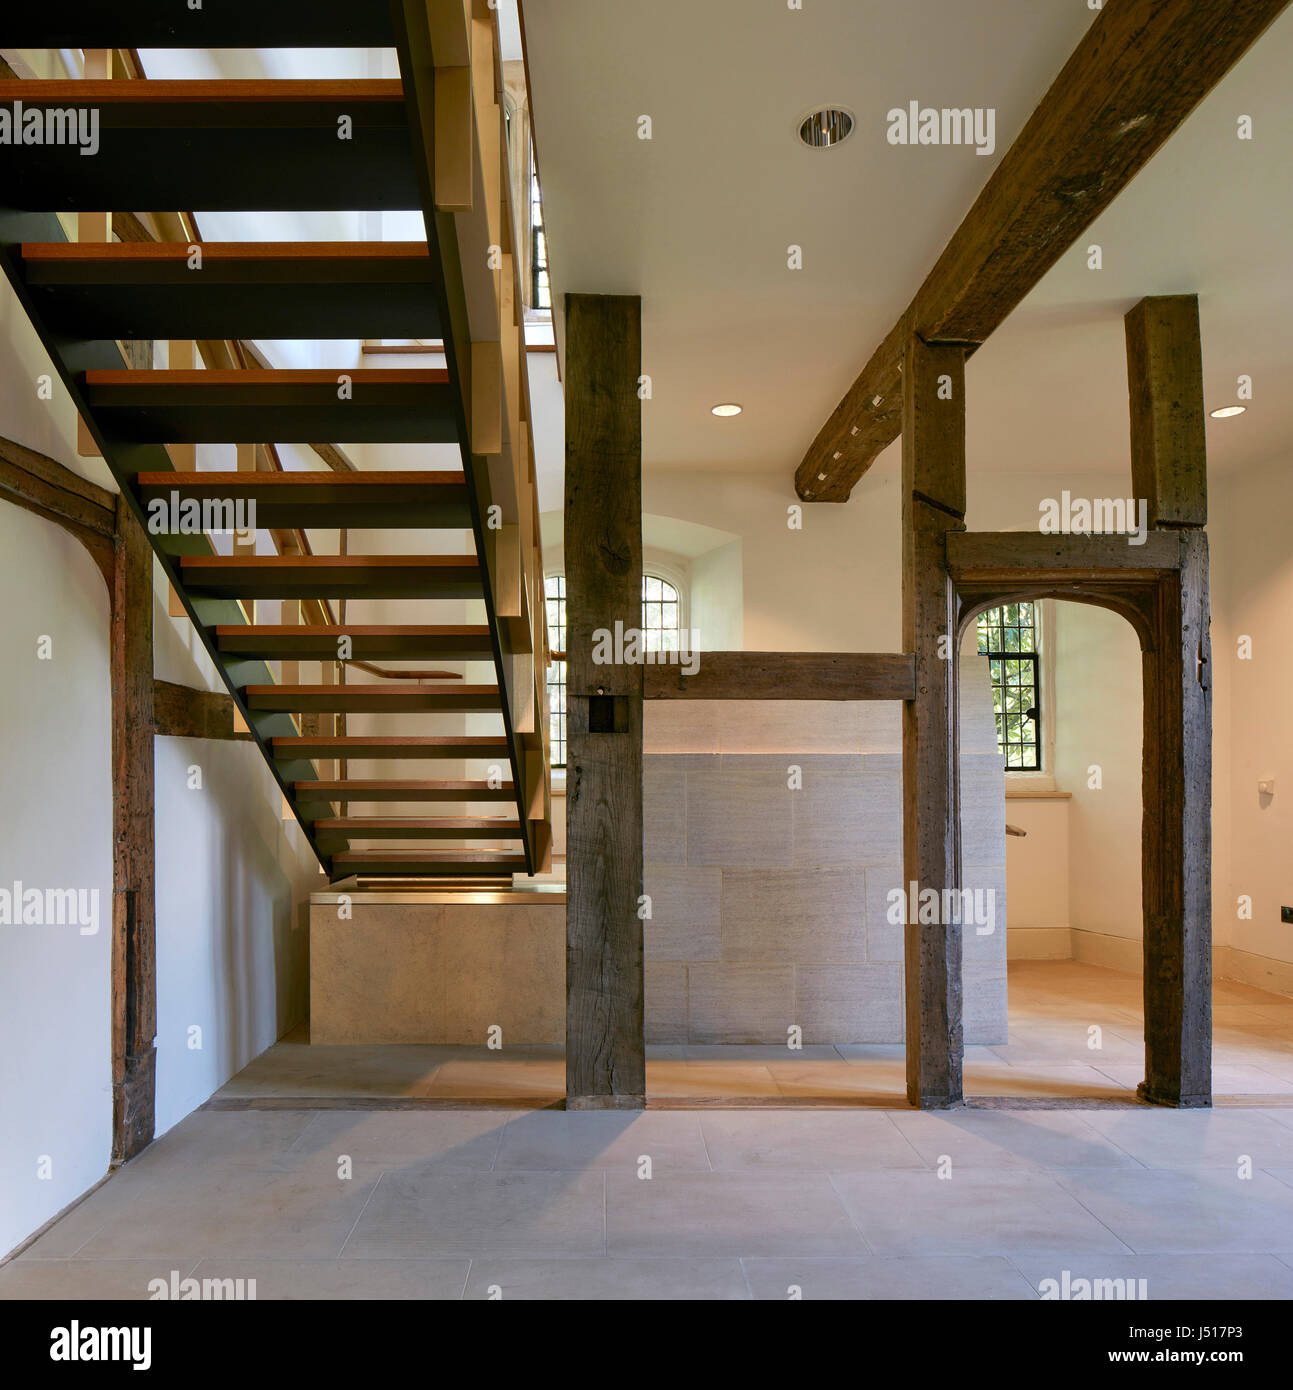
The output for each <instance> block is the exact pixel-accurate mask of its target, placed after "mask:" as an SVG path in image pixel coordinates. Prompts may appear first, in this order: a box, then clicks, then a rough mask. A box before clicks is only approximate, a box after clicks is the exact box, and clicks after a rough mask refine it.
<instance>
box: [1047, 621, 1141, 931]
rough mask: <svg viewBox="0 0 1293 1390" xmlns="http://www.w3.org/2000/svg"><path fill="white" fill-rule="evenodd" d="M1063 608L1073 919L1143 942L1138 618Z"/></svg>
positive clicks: (1062, 694)
mask: <svg viewBox="0 0 1293 1390" xmlns="http://www.w3.org/2000/svg"><path fill="white" fill-rule="evenodd" d="M1054 613H1055V623H1054V626H1055V629H1056V631H1055V634H1054V640H1055V642H1056V658H1055V690H1054V691H1053V705H1054V710H1055V718H1056V730H1055V781H1056V785H1057V786H1058V788H1059V789H1060V790H1061V791H1067V792H1071V793H1072V794H1073V799H1072V801H1071V802H1070V803H1069V884H1068V898H1069V904H1070V912H1071V925H1072V926H1073V927H1074V928H1075V929H1076V930H1077V931H1080V932H1093V933H1095V934H1097V935H1100V936H1115V937H1121V938H1123V939H1125V940H1134V941H1139V940H1140V939H1141V935H1142V926H1143V924H1142V921H1141V904H1140V825H1141V743H1142V730H1141V700H1142V694H1141V655H1140V643H1139V640H1138V639H1137V637H1136V634H1135V632H1134V631H1133V629H1132V627H1131V625H1130V623H1128V622H1127V620H1126V619H1125V618H1123V617H1120V616H1119V615H1118V614H1116V613H1111V612H1109V611H1108V610H1107V609H1104V608H1094V607H1091V606H1090V605H1087V604H1078V603H1057V604H1055V605H1054ZM1094 769H1098V778H1099V784H1100V785H1099V786H1098V787H1096V786H1094V785H1092V784H1093V783H1094V782H1095V781H1096V779H1097V772H1096V771H1095V770H1094ZM1132 959H1134V957H1133V958H1132Z"/></svg>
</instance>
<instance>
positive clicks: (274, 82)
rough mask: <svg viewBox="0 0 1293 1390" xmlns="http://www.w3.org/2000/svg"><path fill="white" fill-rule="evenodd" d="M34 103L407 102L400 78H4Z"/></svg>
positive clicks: (10, 99)
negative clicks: (129, 80) (128, 80)
mask: <svg viewBox="0 0 1293 1390" xmlns="http://www.w3.org/2000/svg"><path fill="white" fill-rule="evenodd" d="M15 101H21V102H22V104H23V106H24V107H27V108H31V107H33V106H62V105H66V104H69V103H70V104H71V105H73V106H107V107H113V106H142V105H147V104H149V103H153V102H163V103H165V104H167V105H177V104H178V105H194V106H202V107H207V108H210V107H212V106H217V105H220V104H223V103H230V102H246V101H254V102H266V101H278V102H298V101H312V102H319V101H327V102H331V101H388V102H394V103H398V104H399V105H400V106H401V107H402V106H403V105H404V84H403V83H402V82H401V81H400V79H399V78H398V77H327V78H316V77H285V78H282V77H214V78H208V77H201V78H165V77H162V78H158V77H146V78H142V79H140V80H137V81H131V82H122V81H120V80H119V79H116V78H95V77H92V78H61V77H59V78H32V79H28V78H19V79H16V80H14V79H5V80H3V81H0V102H4V103H6V104H8V105H12V104H13V103H14V102H15Z"/></svg>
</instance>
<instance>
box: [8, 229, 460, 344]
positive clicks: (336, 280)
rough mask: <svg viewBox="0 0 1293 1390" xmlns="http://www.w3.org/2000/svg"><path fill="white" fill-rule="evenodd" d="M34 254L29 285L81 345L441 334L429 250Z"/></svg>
mask: <svg viewBox="0 0 1293 1390" xmlns="http://www.w3.org/2000/svg"><path fill="white" fill-rule="evenodd" d="M190 256H191V248H190V247H189V246H188V245H186V244H182V243H162V242H118V243H111V242H109V243H92V242H73V243H64V242H51V243H45V242H29V243H27V244H25V245H24V246H23V248H22V260H21V263H20V264H21V273H22V276H23V279H24V280H25V282H26V285H27V290H28V293H29V294H30V295H31V297H32V299H33V301H34V303H35V305H36V306H37V308H38V309H39V312H40V313H41V315H42V317H44V318H45V319H46V320H47V321H48V322H49V323H50V325H51V327H53V328H55V329H57V330H59V331H61V332H64V333H66V334H68V335H75V336H76V337H77V338H101V339H102V338H116V339H126V338H155V339H161V338H176V337H182V338H202V337H211V338H217V339H252V338H274V337H288V338H293V337H296V338H304V339H314V338H320V339H327V338H354V337H357V336H358V337H372V336H378V337H384V338H385V337H395V338H398V337H404V336H414V337H417V336H426V335H428V334H433V333H438V332H440V331H441V330H440V305H439V301H438V298H437V293H436V282H435V270H434V266H433V264H432V261H431V259H430V256H429V255H428V253H427V247H426V245H425V243H422V242H393V243H390V244H389V245H384V244H382V243H371V244H370V243H360V242H341V243H337V242H332V243H329V242H321V243H310V242H292V243H284V244H276V243H272V242H266V243H242V242H203V243H202V266H201V269H200V270H194V269H192V268H190Z"/></svg>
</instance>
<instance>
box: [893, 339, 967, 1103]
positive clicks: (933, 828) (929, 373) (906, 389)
mask: <svg viewBox="0 0 1293 1390" xmlns="http://www.w3.org/2000/svg"><path fill="white" fill-rule="evenodd" d="M902 430H903V435H902V533H903V537H902V539H903V544H902V644H903V647H904V648H905V649H906V650H907V651H909V652H912V653H914V655H915V668H916V669H915V674H916V689H915V691H914V692H913V697H912V698H911V699H908V700H907V701H905V702H904V704H903V707H902V831H903V878H904V883H903V884H901V885H900V884H890V885H888V887H889V888H891V889H892V888H898V887H907V886H908V885H910V884H913V883H914V884H916V885H917V892H918V893H920V894H923V893H925V892H926V891H927V890H931V889H932V890H933V891H934V892H936V893H937V894H938V898H939V902H940V903H942V902H946V901H948V899H947V898H946V897H945V896H944V894H945V892H946V890H949V889H956V888H959V886H960V876H961V863H960V860H961V835H960V739H959V720H958V717H957V680H956V673H957V664H956V661H955V659H954V656H955V643H956V631H957V621H956V619H957V614H956V591H955V589H954V587H953V584H952V576H951V574H950V573H949V571H948V566H947V543H948V541H950V540H951V538H952V536H953V535H954V534H955V533H956V532H957V531H958V530H959V529H960V528H961V527H963V526H964V524H965V523H964V521H963V519H962V518H963V516H964V513H965V351H964V349H963V348H959V347H953V346H947V345H940V346H930V345H929V344H928V343H925V342H923V341H922V340H921V339H920V338H918V337H916V336H915V335H913V336H912V338H911V340H910V341H909V342H908V344H907V350H906V354H905V358H904V379H903V413H902ZM908 901H909V902H910V897H909V898H908ZM910 915H911V914H910V912H909V913H908V916H910ZM918 915H923V914H918ZM936 918H937V920H935V921H934V922H927V921H920V920H917V921H908V922H907V924H906V928H905V938H904V941H905V949H904V959H905V962H906V972H905V981H904V984H905V989H906V1018H907V1032H906V1044H907V1047H906V1052H907V1099H908V1100H909V1101H910V1102H911V1104H912V1105H917V1106H920V1107H921V1108H922V1109H931V1108H936V1107H940V1106H946V1105H955V1104H957V1103H958V1102H959V1101H960V1100H961V1098H962V1095H961V1057H962V1052H963V1047H962V1038H963V1031H962V1019H961V1012H962V984H961V928H960V924H959V923H954V922H950V921H946V920H944V914H943V913H942V912H940V913H938V914H936Z"/></svg>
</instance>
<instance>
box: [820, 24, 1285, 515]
mask: <svg viewBox="0 0 1293 1390" xmlns="http://www.w3.org/2000/svg"><path fill="white" fill-rule="evenodd" d="M1288 2H1289V0H1105V5H1104V8H1103V10H1102V11H1101V12H1100V13H1099V14H1098V15H1097V16H1096V18H1095V20H1094V22H1093V23H1092V25H1091V28H1090V29H1089V30H1088V32H1087V34H1086V36H1085V38H1083V40H1082V42H1081V43H1080V44H1079V45H1078V46H1077V48H1076V49H1075V50H1074V52H1073V55H1072V57H1071V58H1070V59H1069V60H1068V62H1067V63H1066V64H1065V65H1064V68H1063V70H1062V71H1061V72H1060V74H1059V76H1058V77H1057V78H1056V79H1055V81H1054V82H1053V83H1052V85H1051V88H1050V90H1049V91H1048V92H1047V93H1046V95H1045V96H1044V97H1043V98H1042V101H1041V103H1040V105H1039V106H1038V107H1037V109H1036V110H1035V111H1034V112H1033V114H1032V116H1031V117H1030V118H1029V120H1028V123H1027V124H1026V125H1025V126H1024V128H1023V130H1022V131H1021V132H1020V134H1019V138H1018V139H1017V140H1016V141H1015V143H1014V144H1013V145H1012V146H1011V147H1010V149H1009V150H1008V151H1007V152H1006V155H1005V157H1004V158H1003V159H1002V161H1001V163H1000V164H999V165H998V167H997V168H996V170H995V171H994V172H993V174H992V177H991V178H989V180H988V182H987V183H986V185H985V186H984V188H983V191H982V192H981V193H980V194H979V197H978V198H977V200H976V201H975V203H974V206H973V207H972V208H971V209H970V211H969V213H968V214H967V216H966V218H965V220H964V221H963V222H962V223H961V225H960V226H959V227H958V228H957V230H956V232H955V233H954V235H953V236H952V239H951V241H949V242H948V244H947V247H946V249H945V250H944V251H943V254H942V255H941V256H940V257H939V259H938V261H937V263H936V264H935V266H934V268H933V270H931V271H930V273H929V275H928V277H927V278H926V280H925V283H924V284H923V285H922V286H921V287H920V289H919V290H918V291H917V293H916V297H915V298H914V299H913V300H912V302H911V304H910V306H909V307H908V309H907V311H906V312H905V313H904V315H903V316H902V318H901V319H900V320H899V322H898V323H897V324H896V325H895V326H894V328H893V329H892V330H891V331H890V333H889V335H888V337H886V338H885V340H884V342H883V343H881V345H880V346H879V348H877V350H876V351H875V353H874V354H873V355H872V357H871V360H870V361H869V362H868V363H867V365H866V367H865V368H864V369H863V371H862V374H861V375H860V376H859V377H858V379H857V380H856V381H855V382H854V383H853V385H852V386H851V387H850V388H849V391H848V393H847V394H846V395H845V397H844V399H843V400H842V401H841V402H840V404H839V405H838V406H837V407H836V409H835V411H834V413H833V414H832V415H831V417H830V419H829V420H828V421H827V422H826V424H825V425H824V426H823V428H822V430H821V432H820V433H819V434H818V436H817V438H816V439H815V440H814V441H813V445H812V448H810V449H809V450H808V453H807V454H806V455H805V457H804V460H803V462H802V463H801V464H800V465H799V468H798V470H797V471H796V473H795V488H796V490H797V491H798V493H799V496H800V497H802V498H804V499H805V500H806V501H813V502H846V501H847V500H848V497H849V493H850V492H851V491H852V489H853V486H854V484H855V483H856V482H857V481H858V479H859V478H860V477H861V476H862V475H863V474H864V473H865V472H866V471H867V469H868V468H870V466H871V465H872V463H874V462H875V459H876V457H877V456H878V455H879V453H880V451H881V450H882V449H884V448H885V447H887V446H888V445H889V444H891V443H893V441H894V440H895V439H896V438H897V437H898V432H899V430H900V428H901V401H902V389H901V388H902V374H901V363H902V354H903V351H904V348H905V344H906V341H907V338H908V336H909V335H910V334H911V333H917V334H919V335H920V336H921V337H922V338H924V339H925V340H926V341H927V342H954V343H961V344H964V345H966V346H967V348H968V349H969V350H973V348H974V347H975V346H977V345H978V344H980V343H983V342H984V341H986V339H987V338H988V337H989V336H990V335H991V334H992V333H993V332H995V331H996V329H997V328H999V327H1000V326H1001V324H1002V323H1003V322H1004V321H1005V319H1006V317H1007V316H1008V315H1009V314H1010V312H1011V311H1012V310H1013V309H1014V308H1015V307H1016V306H1017V305H1018V304H1019V303H1020V301H1021V300H1022V299H1023V298H1024V297H1025V296H1026V295H1027V294H1028V293H1029V291H1030V290H1031V289H1032V288H1033V287H1034V286H1035V285H1036V284H1037V283H1038V282H1039V281H1040V280H1041V278H1042V276H1043V275H1045V274H1046V272H1047V271H1048V270H1049V269H1050V268H1051V267H1052V266H1053V265H1054V264H1055V263H1056V261H1058V260H1059V258H1060V256H1061V255H1063V253H1064V252H1065V251H1066V250H1067V249H1068V248H1069V247H1070V246H1071V245H1072V244H1073V242H1074V241H1075V240H1076V239H1077V238H1078V237H1079V236H1081V235H1082V233H1083V232H1084V231H1085V230H1086V228H1087V227H1089V226H1090V225H1091V224H1092V223H1093V222H1094V221H1095V219H1096V218H1097V217H1098V216H1099V215H1100V214H1101V213H1102V212H1103V211H1104V210H1105V209H1106V208H1107V207H1108V206H1109V204H1110V203H1112V202H1113V200H1114V199H1115V198H1116V197H1117V196H1118V194H1119V193H1121V192H1122V190H1123V189H1124V188H1125V187H1126V186H1127V185H1128V184H1129V183H1130V182H1131V180H1132V179H1133V178H1134V177H1135V176H1136V174H1137V173H1139V172H1140V170H1141V169H1142V168H1144V166H1145V165H1146V164H1147V163H1148V162H1149V160H1150V158H1151V157H1152V156H1153V155H1154V153H1155V152H1156V151H1157V150H1158V149H1159V148H1160V147H1161V146H1162V145H1163V143H1164V142H1165V141H1166V140H1167V139H1168V137H1169V136H1170V135H1171V134H1172V133H1173V132H1174V131H1175V130H1176V129H1177V128H1178V127H1179V126H1180V125H1181V123H1182V122H1183V121H1184V120H1185V118H1186V117H1187V116H1188V115H1189V114H1190V112H1191V111H1193V110H1194V108H1195V107H1196V106H1197V105H1198V104H1199V102H1200V101H1202V100H1203V98H1204V97H1205V96H1207V94H1208V93H1209V92H1210V91H1211V90H1212V88H1213V87H1214V86H1215V85H1216V84H1217V83H1218V82H1219V81H1220V80H1221V78H1222V77H1224V76H1225V74H1226V73H1227V72H1229V71H1230V69H1231V68H1232V67H1233V66H1234V65H1235V63H1236V62H1238V60H1239V59H1240V58H1241V57H1242V56H1243V55H1244V53H1246V52H1247V50H1248V49H1249V47H1250V46H1251V45H1252V44H1253V43H1254V42H1255V41H1256V39H1257V38H1258V37H1259V36H1260V35H1261V33H1262V32H1263V31H1264V30H1265V29H1266V28H1267V26H1268V25H1270V23H1271V22H1272V21H1273V20H1274V19H1275V18H1276V17H1277V16H1278V15H1279V14H1280V13H1281V12H1282V11H1283V10H1284V8H1285V6H1286V5H1287V4H1288Z"/></svg>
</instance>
